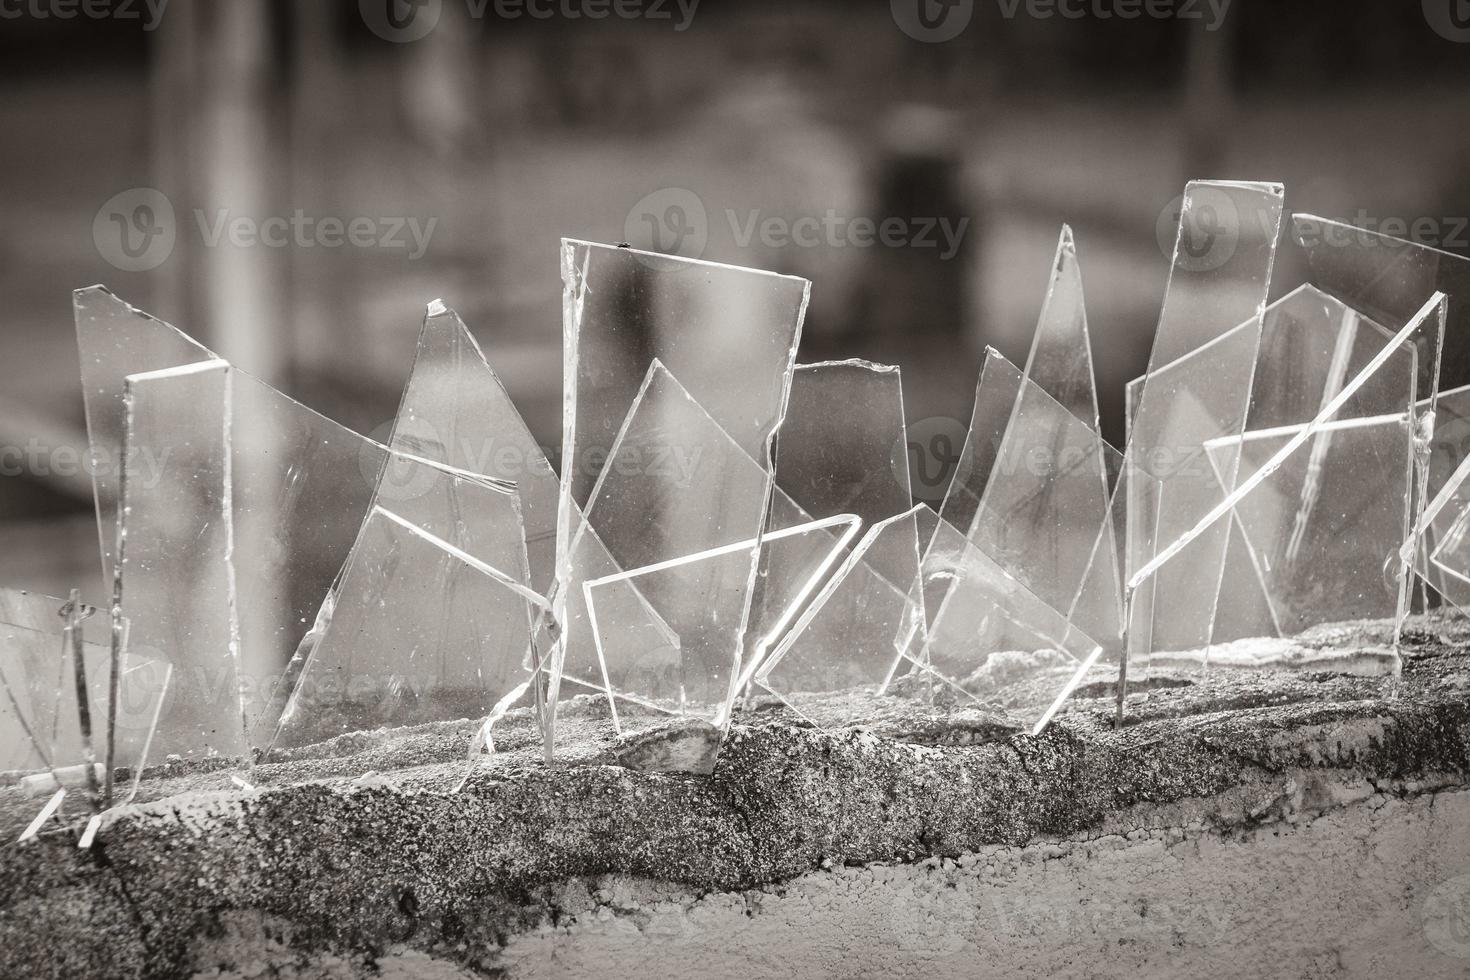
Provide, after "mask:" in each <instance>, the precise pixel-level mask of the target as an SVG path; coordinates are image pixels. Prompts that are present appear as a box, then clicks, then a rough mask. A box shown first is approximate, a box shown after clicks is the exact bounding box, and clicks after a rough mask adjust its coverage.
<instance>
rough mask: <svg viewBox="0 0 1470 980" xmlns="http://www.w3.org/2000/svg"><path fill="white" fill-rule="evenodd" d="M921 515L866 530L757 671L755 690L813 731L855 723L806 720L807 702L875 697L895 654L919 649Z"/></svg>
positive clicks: (836, 718)
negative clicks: (841, 694) (857, 692)
mask: <svg viewBox="0 0 1470 980" xmlns="http://www.w3.org/2000/svg"><path fill="white" fill-rule="evenodd" d="M924 511H928V513H930V514H933V511H932V510H929V509H928V508H927V507H926V506H925V505H922V504H921V505H918V506H916V507H913V508H911V509H909V510H907V511H905V512H903V513H902V514H898V515H895V516H893V517H890V518H888V519H887V520H885V521H881V522H879V523H877V524H875V525H873V526H872V527H870V528H869V529H868V531H867V533H866V534H864V535H863V538H862V540H861V541H859V542H858V544H857V545H856V546H855V547H854V548H853V549H852V551H851V553H849V554H848V555H847V557H846V558H845V559H844V560H843V563H842V565H841V566H840V567H839V568H838V569H837V570H836V571H835V572H834V573H833V574H832V576H831V577H830V578H828V579H827V581H826V582H825V583H824V584H823V585H822V587H821V590H820V592H818V594H817V595H816V597H815V598H814V599H813V600H812V602H811V604H810V605H808V606H807V607H806V608H805V610H803V612H802V613H801V615H800V617H799V618H798V619H797V621H796V622H795V624H794V625H793V626H792V628H791V630H790V631H789V632H787V633H786V634H785V636H784V637H783V638H782V639H781V640H780V642H779V643H777V644H776V646H775V647H774V648H773V649H772V651H771V653H770V655H769V656H768V657H767V658H766V659H764V660H763V661H762V662H761V663H760V666H759V667H758V669H757V670H756V673H755V683H756V684H757V685H758V686H759V687H760V688H762V689H763V690H765V691H768V692H770V693H771V694H774V695H775V696H776V697H778V698H780V699H781V700H782V701H783V702H785V704H786V705H787V706H788V707H790V708H791V709H792V710H794V711H795V712H796V713H797V714H799V715H802V716H803V717H805V718H806V719H807V720H808V721H810V722H812V723H813V724H818V725H824V726H825V725H830V724H832V723H834V722H852V721H861V720H863V719H862V718H858V717H854V716H852V713H851V709H848V710H846V711H844V710H843V706H842V705H841V704H836V705H833V704H824V705H823V708H824V709H825V710H823V711H821V712H820V713H813V712H812V711H811V709H810V708H809V707H808V696H810V695H819V694H824V693H830V692H838V691H847V690H850V689H853V688H859V687H862V688H868V689H871V690H874V691H876V692H877V693H879V694H882V693H884V692H885V691H886V690H887V687H888V684H889V682H890V681H891V680H892V678H893V677H894V676H895V673H896V672H897V671H899V669H900V666H901V663H904V662H906V661H905V658H904V657H903V656H901V654H902V653H903V652H904V651H905V650H907V649H908V648H910V646H911V645H912V648H913V649H915V650H920V651H921V650H922V649H923V647H924V641H925V637H926V636H927V624H926V623H925V619H924V609H923V593H922V581H921V579H920V578H919V575H918V571H919V554H920V553H919V539H920V534H921V533H922V532H921V527H920V521H921V518H920V514H921V512H924ZM915 635H917V636H918V641H917V643H912V644H911V642H910V639H909V638H910V637H912V636H915ZM908 669H909V668H908V667H904V671H905V672H906V671H907V670H908ZM834 709H835V713H834Z"/></svg>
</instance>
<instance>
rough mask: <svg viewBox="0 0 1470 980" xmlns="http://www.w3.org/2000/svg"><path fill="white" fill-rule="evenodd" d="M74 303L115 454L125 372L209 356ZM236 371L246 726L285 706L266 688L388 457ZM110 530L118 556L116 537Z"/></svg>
mask: <svg viewBox="0 0 1470 980" xmlns="http://www.w3.org/2000/svg"><path fill="white" fill-rule="evenodd" d="M76 305H77V335H78V343H79V345H80V348H81V351H82V363H83V377H84V379H85V383H86V387H87V426H88V432H89V437H90V440H91V444H92V453H93V455H94V456H95V457H97V458H99V459H101V460H108V459H112V460H116V459H119V458H121V454H122V432H123V429H124V425H125V415H124V409H123V401H122V394H121V393H122V391H123V386H124V380H125V378H126V376H127V374H128V373H129V372H132V373H137V372H139V371H143V370H158V369H163V368H170V367H175V366H178V365H179V364H191V363H197V362H199V361H206V360H211V359H214V358H213V356H212V355H211V354H210V352H209V351H208V350H206V349H205V348H203V347H201V346H200V345H198V344H196V343H195V342H194V341H192V340H190V339H189V338H188V337H186V336H184V335H183V334H182V333H180V332H179V331H178V330H176V329H175V328H173V327H172V326H169V325H168V324H166V323H164V322H162V321H160V320H157V319H154V318H153V317H150V316H148V315H147V314H145V313H142V312H140V311H138V310H135V309H133V308H132V307H130V306H128V305H127V304H125V303H123V302H122V301H120V300H118V299H117V298H116V297H115V296H113V295H112V294H111V293H109V292H107V291H106V290H105V289H102V288H100V287H94V288H93V289H86V290H81V291H79V292H78V293H77V294H76ZM123 350H126V351H127V353H126V354H124V355H121V356H119V354H118V352H119V351H123ZM155 361H156V362H157V363H155ZM231 375H232V399H233V405H234V411H233V413H232V419H233V426H232V429H231V432H230V442H231V472H232V484H233V487H232V493H231V517H232V525H233V529H234V540H235V550H234V557H233V566H234V570H235V590H236V600H237V617H238V622H239V629H240V656H239V670H240V681H241V686H242V689H243V692H244V699H245V702H246V714H247V721H248V722H249V724H250V726H251V731H252V732H265V733H269V731H270V730H271V728H272V726H273V725H274V722H275V719H274V718H273V717H269V718H268V717H263V715H265V714H269V713H270V711H271V710H272V707H273V706H275V705H277V704H278V701H276V700H274V699H272V698H271V697H270V695H271V693H272V692H273V691H274V690H275V689H276V686H277V682H278V680H279V678H280V675H281V672H282V670H283V669H284V667H285V665H286V664H287V662H288V661H289V660H290V658H291V657H292V656H293V654H294V653H295V652H296V651H297V649H298V647H299V646H300V645H301V644H302V642H303V641H305V640H306V638H307V636H308V634H310V633H311V631H312V628H313V626H314V625H315V624H316V621H317V616H318V612H319V611H321V610H322V604H323V602H324V600H325V599H326V597H327V596H328V594H329V593H330V591H331V589H332V585H333V583H334V582H335V581H336V579H337V576H338V574H339V573H340V572H341V570H342V566H343V564H344V563H345V561H346V559H347V556H348V554H350V552H351V550H352V544H353V542H354V540H355V539H356V537H357V533H358V530H359V529H360V528H361V527H362V524H363V521H364V520H365V519H366V517H367V515H368V512H369V508H370V505H371V503H372V499H373V494H374V491H375V488H376V486H377V482H378V476H379V474H380V473H381V472H382V470H383V467H384V464H385V462H386V461H387V458H388V453H387V449H386V448H385V447H383V446H381V445H379V444H378V443H376V442H373V441H372V440H370V439H366V438H364V437H363V436H360V435H358V434H357V433H355V432H352V431H350V430H348V429H345V428H343V427H342V426H340V425H337V424H336V423H334V422H332V421H330V420H329V419H326V418H324V417H323V416H321V415H318V414H317V413H315V412H313V411H311V410H310V409H309V408H307V407H306V406H304V405H301V404H300V403H298V402H296V401H294V400H292V399H290V398H288V397H286V396H285V395H283V394H281V393H280V392H279V391H276V390H275V389H273V388H271V387H270V386H269V385H267V384H265V383H264V382H261V381H259V380H258V379H256V378H252V377H251V376H249V375H248V374H245V373H244V372H242V371H238V370H232V372H231ZM104 468H105V467H104ZM115 492H116V487H115V485H114V484H109V483H107V481H105V480H104V481H102V482H100V483H99V484H98V513H99V515H100V519H101V520H102V521H103V524H104V527H106V526H107V522H108V521H115V516H116V513H117V511H116V506H115V504H114V503H113V502H112V495H113V494H115ZM104 537H105V538H106V539H108V543H107V544H106V546H105V553H106V554H107V555H111V554H112V553H113V552H112V548H113V544H112V543H111V538H112V537H113V533H112V532H111V531H108V532H107V533H106V534H105V535H104ZM179 546H180V547H187V545H186V544H184V543H182V542H181V543H179ZM104 564H107V565H110V564H111V561H110V559H104Z"/></svg>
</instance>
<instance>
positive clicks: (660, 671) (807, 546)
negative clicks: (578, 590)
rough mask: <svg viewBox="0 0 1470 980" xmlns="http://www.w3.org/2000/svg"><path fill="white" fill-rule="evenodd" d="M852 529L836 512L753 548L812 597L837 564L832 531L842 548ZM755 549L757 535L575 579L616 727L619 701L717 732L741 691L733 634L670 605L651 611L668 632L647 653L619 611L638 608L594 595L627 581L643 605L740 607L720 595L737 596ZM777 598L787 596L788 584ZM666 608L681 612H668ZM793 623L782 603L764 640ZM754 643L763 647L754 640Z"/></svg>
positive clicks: (637, 629) (641, 626) (852, 522)
mask: <svg viewBox="0 0 1470 980" xmlns="http://www.w3.org/2000/svg"><path fill="white" fill-rule="evenodd" d="M857 526H858V519H857V518H856V517H855V516H853V515H851V514H841V515H836V516H833V517H827V518H822V519H820V520H817V521H811V522H808V523H804V524H800V525H797V526H795V527H788V528H783V529H781V530H778V531H772V532H770V533H768V534H766V535H765V536H764V537H763V538H762V539H761V540H760V542H759V546H760V548H761V549H762V551H764V552H767V553H775V554H776V555H777V556H778V557H776V558H775V559H774V561H773V565H775V566H776V567H779V568H783V569H791V568H799V569H801V571H802V573H803V574H800V575H796V576H793V578H799V579H800V580H801V581H802V582H803V583H804V586H803V588H805V589H806V590H807V592H808V593H810V591H814V590H815V587H816V582H817V580H818V579H819V578H820V576H821V574H822V571H823V570H824V567H830V565H831V564H832V563H833V562H834V561H835V560H836V554H835V552H834V549H833V547H832V544H831V541H832V536H833V533H834V532H835V533H839V534H842V537H841V538H840V540H841V541H842V542H843V543H844V544H845V543H846V542H847V541H848V540H850V539H851V537H852V536H853V535H854V534H855V533H856V531H857ZM843 531H845V534H843V533H842V532H843ZM756 546H757V541H756V540H755V539H751V540H747V541H737V542H733V543H731V544H728V545H724V546H721V547H716V548H712V549H709V550H707V551H703V552H699V553H696V554H690V555H686V556H682V557H679V558H675V559H672V560H670V561H665V562H660V563H657V564H653V565H650V566H647V567H643V568H634V569H631V570H629V571H626V572H619V573H617V574H615V575H613V576H609V577H607V578H603V579H594V580H590V581H587V582H585V583H583V590H584V592H585V595H586V602H587V609H588V618H589V621H590V624H591V627H592V632H593V636H594V637H595V640H596V644H597V655H598V663H599V667H600V669H601V673H602V677H603V683H604V685H605V689H606V691H607V695H608V699H609V702H610V703H611V704H612V705H613V712H614V721H615V723H617V724H618V725H619V727H620V729H621V726H622V722H621V720H620V718H619V715H618V713H617V702H618V701H619V700H622V701H628V702H631V703H634V704H637V705H641V706H642V707H644V708H648V709H652V710H654V711H658V712H663V713H666V714H674V715H678V716H680V717H690V718H697V719H700V720H703V721H706V722H708V723H710V724H711V725H714V726H715V727H723V726H724V725H725V724H726V722H727V721H728V720H729V709H730V706H731V704H732V703H733V699H734V696H735V694H736V693H737V688H738V687H740V686H742V685H741V681H740V678H739V675H738V671H739V667H740V661H739V660H737V659H736V658H735V657H734V656H733V655H732V654H733V652H734V651H735V650H736V649H737V646H736V643H735V640H736V639H738V638H737V637H735V636H733V635H732V632H731V625H730V624H729V623H722V622H720V621H719V619H718V618H717V617H711V616H709V615H707V613H705V612H704V611H703V610H700V609H697V608H694V607H677V609H674V608H671V609H669V610H659V611H660V612H664V615H663V620H664V621H665V622H667V623H668V624H669V626H670V627H671V629H672V631H673V637H672V642H670V643H667V644H664V645H658V646H653V647H649V646H647V645H645V644H644V643H642V642H639V641H638V640H637V637H638V636H639V635H640V634H641V633H642V632H644V631H646V630H647V629H648V624H646V623H641V622H637V621H634V622H627V621H624V620H623V619H622V618H621V617H620V615H619V614H618V613H619V612H621V613H624V614H626V613H628V612H633V613H635V614H636V613H638V612H639V609H638V607H635V606H632V605H630V604H626V603H620V604H619V605H618V606H609V605H607V604H606V603H604V602H603V600H602V595H601V591H602V589H604V588H606V587H608V586H620V585H623V584H624V583H631V584H633V585H634V586H635V587H636V588H637V589H638V590H639V592H640V594H642V595H646V596H651V597H655V598H654V600H653V601H652V602H651V603H650V604H651V605H654V606H655V607H656V606H657V604H658V601H659V599H661V598H662V597H665V596H668V595H670V594H677V593H689V592H695V591H698V592H699V593H701V594H703V595H704V596H706V597H707V601H708V602H710V603H712V604H713V605H715V606H716V607H717V608H731V609H733V608H738V607H739V606H740V605H741V602H740V597H739V596H738V595H734V596H731V597H729V598H728V599H727V598H725V597H724V595H723V593H724V592H725V591H727V590H730V591H734V590H737V589H738V590H742V591H743V588H744V584H743V583H744V581H745V570H746V569H747V568H748V565H749V560H750V555H751V552H752V550H753V549H755V548H756ZM780 592H781V594H782V595H787V594H789V592H790V585H789V584H788V587H787V588H782V589H781V590H780ZM674 611H678V612H684V613H685V614H686V615H684V616H678V615H673V614H672V613H673V612H674ZM795 617H796V605H795V604H788V605H787V606H785V607H784V608H783V610H782V612H781V615H780V617H779V618H780V619H781V620H783V621H784V622H782V623H772V624H769V627H768V629H769V633H768V635H769V636H776V635H784V633H785V631H786V625H787V624H789V623H790V621H791V620H793V619H795ZM762 639H764V637H763V638H762ZM753 647H754V649H755V650H757V651H759V650H761V642H757V643H756V644H753ZM753 656H759V654H758V653H757V654H755V655H753ZM758 662H759V661H758V660H755V659H753V660H752V663H758Z"/></svg>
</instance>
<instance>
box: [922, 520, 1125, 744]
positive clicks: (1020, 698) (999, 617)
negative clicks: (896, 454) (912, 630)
mask: <svg viewBox="0 0 1470 980" xmlns="http://www.w3.org/2000/svg"><path fill="white" fill-rule="evenodd" d="M922 574H923V577H924V579H925V581H926V583H927V582H928V581H931V580H936V579H937V580H940V581H942V582H944V583H945V590H944V591H945V598H944V600H943V604H942V605H941V607H940V609H939V611H938V613H937V614H935V615H934V617H933V620H932V622H931V624H930V626H929V630H928V643H927V646H926V647H925V649H924V652H923V656H922V657H920V658H916V659H917V663H918V664H919V665H920V666H921V668H922V670H923V671H924V672H926V673H929V674H931V675H933V676H935V677H938V678H940V679H942V680H944V681H945V682H946V687H947V689H949V690H957V691H963V692H965V693H966V694H967V695H969V696H970V697H971V698H973V699H975V700H976V701H979V702H980V703H982V704H985V705H988V706H990V707H992V708H995V709H999V710H1003V711H1004V712H1006V713H1008V714H1010V715H1012V716H1014V717H1016V718H1018V719H1019V720H1020V721H1022V722H1023V723H1024V724H1025V725H1026V726H1027V727H1028V728H1029V729H1030V730H1031V731H1032V732H1037V733H1039V732H1040V731H1041V730H1042V729H1043V728H1045V727H1046V725H1047V724H1048V723H1049V722H1050V721H1051V718H1052V716H1053V715H1054V714H1055V713H1056V711H1057V709H1058V708H1059V707H1060V706H1061V705H1062V703H1063V702H1065V701H1066V699H1067V698H1068V697H1069V696H1070V695H1071V693H1072V691H1073V690H1075V689H1076V687H1077V684H1078V683H1080V682H1081V680H1082V678H1083V677H1084V676H1085V675H1086V674H1087V672H1088V671H1089V670H1091V669H1092V667H1093V665H1094V664H1096V663H1097V661H1098V659H1099V658H1100V657H1101V656H1102V653H1103V648H1102V647H1101V645H1099V644H1098V643H1096V642H1095V641H1093V640H1092V639H1091V638H1090V637H1088V636H1087V635H1086V634H1085V633H1083V632H1082V631H1081V630H1080V629H1078V628H1076V627H1075V626H1074V625H1073V624H1072V623H1070V622H1068V620H1067V617H1066V615H1065V614H1063V613H1061V612H1058V611H1057V610H1056V609H1054V608H1052V607H1051V606H1049V605H1047V603H1045V602H1044V601H1042V600H1041V599H1039V598H1038V597H1037V596H1036V595H1035V594H1034V593H1032V592H1031V591H1030V590H1029V589H1027V588H1026V587H1025V586H1024V585H1023V584H1022V583H1021V582H1019V581H1018V580H1017V579H1016V578H1014V577H1013V576H1011V575H1010V574H1009V573H1007V572H1006V570H1005V569H1004V568H1002V567H1001V566H1000V565H999V564H997V563H996V562H994V561H992V560H991V559H990V558H989V557H988V556H987V555H986V554H985V553H984V552H983V551H981V550H980V549H979V548H977V547H975V546H974V545H973V544H971V543H970V542H969V541H968V540H966V539H965V536H964V535H963V534H961V533H960V532H959V531H958V530H956V529H955V528H953V527H950V526H949V525H947V524H943V523H941V524H940V526H939V528H938V529H937V531H936V532H935V534H934V537H933V539H932V540H931V542H930V545H929V549H928V550H927V551H926V552H925V554H924V559H923V571H922ZM927 591H928V588H927V585H926V594H927Z"/></svg>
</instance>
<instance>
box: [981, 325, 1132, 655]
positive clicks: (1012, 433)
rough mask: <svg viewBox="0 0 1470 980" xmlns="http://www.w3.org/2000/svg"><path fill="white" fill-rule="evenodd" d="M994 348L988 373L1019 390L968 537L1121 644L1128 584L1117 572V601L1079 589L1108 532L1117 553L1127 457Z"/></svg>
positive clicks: (1108, 544)
mask: <svg viewBox="0 0 1470 980" xmlns="http://www.w3.org/2000/svg"><path fill="white" fill-rule="evenodd" d="M985 353H986V362H985V370H984V373H983V377H984V378H985V379H987V380H988V379H994V380H996V381H997V382H999V383H1000V387H1002V388H1004V389H1005V390H1008V391H1009V390H1015V391H1016V393H1017V394H1016V399H1015V403H1014V405H1013V407H1012V411H1011V418H1010V421H1009V423H1008V424H1007V426H1006V429H1005V434H1004V436H1003V438H1002V440H1001V445H1000V448H999V449H998V451H997V453H996V458H995V465H994V466H993V467H992V469H991V476H990V480H989V482H988V483H987V484H986V487H985V489H984V492H983V493H982V495H981V500H980V504H979V507H978V508H977V510H976V513H975V518H974V520H973V522H972V523H971V525H970V526H969V527H968V528H967V529H965V530H966V537H968V538H969V540H970V541H971V543H972V544H974V545H975V546H976V547H978V548H979V549H980V550H981V551H982V552H984V553H985V554H986V555H987V556H989V557H990V559H991V560H993V561H995V562H997V563H998V564H999V565H1000V566H1001V567H1002V568H1004V569H1006V571H1007V572H1009V573H1010V574H1011V575H1012V576H1014V577H1015V578H1016V579H1018V580H1019V581H1020V582H1022V583H1023V584H1024V585H1025V586H1026V587H1027V588H1028V589H1030V590H1031V592H1033V593H1034V594H1035V595H1036V596H1037V597H1038V598H1040V599H1041V600H1042V601H1043V602H1045V603H1046V604H1047V605H1049V606H1050V607H1051V608H1053V609H1056V610H1059V611H1061V612H1063V613H1065V614H1068V615H1073V616H1074V617H1076V618H1075V623H1076V625H1077V626H1078V627H1079V628H1080V629H1082V630H1083V632H1085V633H1087V634H1088V635H1090V636H1092V637H1094V638H1097V639H1098V640H1099V641H1100V642H1103V643H1104V644H1105V645H1111V646H1114V647H1117V646H1118V643H1117V642H1115V641H1117V640H1118V638H1119V637H1120V635H1121V628H1120V620H1121V596H1122V590H1121V583H1120V582H1118V581H1117V578H1116V573H1114V582H1113V585H1112V587H1111V589H1110V591H1111V593H1112V595H1114V596H1116V597H1118V598H1117V600H1116V601H1114V602H1107V601H1101V602H1095V601H1088V602H1085V603H1083V604H1082V605H1080V606H1078V598H1079V595H1080V594H1081V593H1082V592H1083V585H1084V582H1085V581H1086V580H1087V577H1088V571H1089V565H1090V563H1091V560H1092V556H1093V551H1094V548H1095V547H1097V546H1098V538H1099V534H1101V535H1102V536H1103V544H1102V547H1103V548H1105V549H1106V550H1107V552H1108V553H1111V552H1112V551H1113V550H1114V549H1115V547H1116V546H1115V544H1114V543H1113V524H1112V520H1111V503H1112V501H1111V491H1112V481H1113V480H1114V479H1115V478H1116V475H1117V474H1118V473H1119V472H1120V471H1121V469H1122V456H1121V454H1120V453H1118V451H1117V450H1115V449H1113V448H1112V447H1111V446H1109V445H1108V444H1107V443H1105V442H1104V441H1103V440H1102V437H1101V436H1100V435H1098V433H1097V430H1096V428H1095V427H1094V426H1093V425H1092V424H1091V423H1090V422H1089V421H1086V420H1084V419H1082V418H1079V417H1078V416H1077V415H1076V414H1075V413H1074V412H1072V411H1071V410H1070V409H1069V408H1068V407H1067V406H1065V405H1063V404H1062V403H1060V402H1058V401H1057V400H1056V399H1054V398H1053V397H1052V396H1051V395H1049V394H1048V393H1047V392H1046V391H1044V390H1043V389H1042V388H1041V386H1040V385H1037V384H1036V383H1034V382H1032V381H1031V380H1030V379H1029V378H1026V377H1023V376H1022V374H1021V372H1020V371H1018V370H1017V369H1016V368H1015V366H1014V365H1012V364H1011V363H1010V362H1009V361H1007V360H1006V359H1005V358H1004V357H1003V356H1002V355H1001V354H1000V353H999V352H997V351H995V350H994V349H989V348H987V350H986V352H985ZM1110 569H1112V565H1111V564H1105V565H1104V566H1103V571H1104V572H1106V571H1108V570H1110ZM1091 599H1092V597H1091V596H1089V600H1091Z"/></svg>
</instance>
